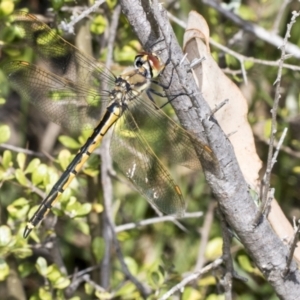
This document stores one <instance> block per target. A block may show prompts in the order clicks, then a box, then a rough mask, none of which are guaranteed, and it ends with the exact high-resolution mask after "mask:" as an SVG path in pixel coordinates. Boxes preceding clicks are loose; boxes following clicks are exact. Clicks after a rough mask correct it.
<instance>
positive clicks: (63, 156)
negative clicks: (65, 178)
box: [58, 149, 72, 170]
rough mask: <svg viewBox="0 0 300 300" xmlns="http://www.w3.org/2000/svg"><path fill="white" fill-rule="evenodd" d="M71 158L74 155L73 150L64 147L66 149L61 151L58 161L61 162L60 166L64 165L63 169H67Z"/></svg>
mask: <svg viewBox="0 0 300 300" xmlns="http://www.w3.org/2000/svg"><path fill="white" fill-rule="evenodd" d="M71 159H72V155H71V152H70V151H69V150H67V149H64V150H62V151H60V152H59V155H58V162H59V164H60V166H61V167H62V169H64V170H65V169H66V168H67V166H68V165H69V163H70V161H71Z"/></svg>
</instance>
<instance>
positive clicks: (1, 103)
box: [0, 97, 6, 105]
mask: <svg viewBox="0 0 300 300" xmlns="http://www.w3.org/2000/svg"><path fill="white" fill-rule="evenodd" d="M5 103H6V99H4V98H2V97H0V105H3V104H5Z"/></svg>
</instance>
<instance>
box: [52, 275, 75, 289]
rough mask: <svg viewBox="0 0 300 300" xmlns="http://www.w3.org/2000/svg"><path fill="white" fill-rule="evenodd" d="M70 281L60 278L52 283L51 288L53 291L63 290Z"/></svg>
mask: <svg viewBox="0 0 300 300" xmlns="http://www.w3.org/2000/svg"><path fill="white" fill-rule="evenodd" d="M70 283H71V281H70V279H68V278H66V277H63V276H61V277H60V278H58V279H57V280H56V281H55V282H53V287H54V288H55V289H59V290H62V289H65V288H66V287H68V286H69V285H70Z"/></svg>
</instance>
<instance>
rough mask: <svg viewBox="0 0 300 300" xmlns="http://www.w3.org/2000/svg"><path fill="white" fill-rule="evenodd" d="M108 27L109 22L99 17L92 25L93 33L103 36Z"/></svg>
mask: <svg viewBox="0 0 300 300" xmlns="http://www.w3.org/2000/svg"><path fill="white" fill-rule="evenodd" d="M106 27H107V20H106V18H104V17H103V16H102V15H98V16H97V17H96V18H94V20H93V22H92V24H91V32H93V33H95V34H102V33H103V32H104V31H105V28H106Z"/></svg>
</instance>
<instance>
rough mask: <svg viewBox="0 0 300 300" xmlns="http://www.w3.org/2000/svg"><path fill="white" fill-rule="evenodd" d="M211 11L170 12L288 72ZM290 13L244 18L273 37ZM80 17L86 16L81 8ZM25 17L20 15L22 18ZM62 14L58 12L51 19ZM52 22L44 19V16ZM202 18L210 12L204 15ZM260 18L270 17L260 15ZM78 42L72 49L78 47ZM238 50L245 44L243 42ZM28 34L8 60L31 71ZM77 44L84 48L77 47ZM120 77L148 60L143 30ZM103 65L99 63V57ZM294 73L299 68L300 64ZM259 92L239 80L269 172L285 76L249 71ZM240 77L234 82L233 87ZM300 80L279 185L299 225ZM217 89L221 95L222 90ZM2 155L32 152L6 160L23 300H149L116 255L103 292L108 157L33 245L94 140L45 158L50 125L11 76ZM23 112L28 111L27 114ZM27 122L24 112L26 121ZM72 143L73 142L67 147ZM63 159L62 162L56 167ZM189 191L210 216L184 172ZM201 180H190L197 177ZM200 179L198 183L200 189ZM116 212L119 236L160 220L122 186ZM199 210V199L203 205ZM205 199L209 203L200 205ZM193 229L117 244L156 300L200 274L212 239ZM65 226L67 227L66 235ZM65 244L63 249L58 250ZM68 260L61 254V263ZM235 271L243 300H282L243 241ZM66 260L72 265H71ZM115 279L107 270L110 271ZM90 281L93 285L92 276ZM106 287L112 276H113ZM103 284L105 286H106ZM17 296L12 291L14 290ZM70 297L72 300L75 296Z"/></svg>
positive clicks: (208, 291) (195, 291) (9, 251)
mask: <svg viewBox="0 0 300 300" xmlns="http://www.w3.org/2000/svg"><path fill="white" fill-rule="evenodd" d="M198 2H199V1H178V3H177V4H176V5H178V7H176V5H175V6H174V7H170V8H169V11H170V12H171V13H173V14H175V15H177V16H178V17H181V18H186V17H187V14H188V12H189V11H190V10H191V9H195V10H198V11H199V12H200V13H201V14H202V15H203V16H204V17H205V19H206V20H207V22H208V23H209V26H210V31H211V36H212V38H213V39H214V40H216V41H218V42H219V43H221V44H223V45H227V46H228V47H230V48H231V49H233V50H235V51H237V52H239V53H242V54H243V55H245V56H251V57H256V58H259V59H266V60H272V61H276V60H277V59H278V57H279V50H278V49H276V48H275V47H274V46H272V45H269V44H267V43H265V42H263V41H261V40H259V39H256V38H255V37H253V36H247V35H244V36H243V39H242V40H241V39H240V40H239V39H238V32H239V30H240V29H239V28H238V27H237V26H236V25H234V24H232V23H231V22H230V21H228V20H226V19H225V18H224V17H222V16H221V15H219V14H218V13H217V12H216V11H215V10H213V9H212V8H209V7H207V6H204V5H202V4H201V5H200V4H199V3H198ZM280 4H281V1H247V4H242V5H241V6H240V7H239V8H238V9H237V13H238V14H239V15H240V16H241V17H242V18H244V19H246V20H249V21H251V22H253V23H255V24H258V25H260V26H262V27H264V28H266V29H267V30H271V29H272V26H273V24H274V19H275V18H276V15H277V13H278V10H279V6H280ZM48 5H51V6H52V8H53V9H54V10H55V11H56V12H57V14H56V17H57V20H56V22H59V21H58V20H63V19H64V18H69V17H70V14H69V13H68V12H66V11H68V10H64V12H63V10H62V9H61V8H62V7H66V8H69V10H71V9H72V8H73V7H72V6H73V5H74V3H73V2H71V1H63V0H60V1H51V4H49V3H48ZM76 5H82V1H78V2H77V4H76ZM114 5H115V3H114V2H113V1H108V3H107V4H106V5H104V6H103V8H101V10H100V11H98V12H100V14H98V17H96V16H92V18H93V20H92V22H91V26H90V32H91V35H92V38H93V45H94V49H95V52H94V53H100V54H98V56H99V57H100V59H101V60H104V59H105V57H106V52H105V50H101V52H99V51H98V50H99V49H97V47H99V44H104V45H105V46H106V42H107V37H106V36H105V33H107V31H106V30H107V29H108V25H109V23H110V21H111V13H112V12H113V9H114V7H115V6H114ZM14 6H16V7H14ZM33 6H34V5H33V3H31V2H30V1H29V4H28V7H26V9H28V10H29V11H30V12H34V10H33ZM20 8H23V9H24V7H20V6H19V5H18V2H15V1H9V0H6V1H2V2H1V3H0V17H2V16H6V15H9V14H10V13H11V12H12V11H13V10H14V9H20ZM49 8H50V7H49ZM35 9H36V10H37V9H38V11H35V12H39V13H42V14H43V13H44V8H43V7H39V8H35ZM200 9H201V11H200ZM292 9H296V4H295V3H292V4H291V5H290V6H288V7H287V8H286V10H285V14H284V15H283V17H282V20H281V23H280V27H279V32H280V34H281V35H283V34H284V32H285V28H286V24H287V23H288V21H289V17H290V12H291V10H292ZM257 11H259V14H258V13H257ZM173 25H174V30H175V33H176V35H177V37H178V39H179V41H181V37H182V35H183V29H182V28H180V27H179V26H178V25H176V24H173ZM299 26H300V22H299V21H298V22H297V23H296V24H295V26H294V28H293V32H294V33H297V32H298V30H299V28H298V27H299ZM72 38H73V37H71V39H72ZM234 38H236V39H237V41H234ZM16 40H17V33H14V34H10V35H7V36H6V37H5V38H3V40H2V41H0V43H1V42H3V43H5V44H6V47H5V49H6V50H5V51H4V50H3V57H4V58H5V59H14V60H15V59H17V60H19V59H20V60H25V61H31V60H33V56H34V55H33V53H32V51H31V50H30V49H28V48H26V47H22V48H17V47H15V45H16V44H15V42H16ZM290 41H291V42H292V43H294V44H296V45H298V46H299V45H300V40H299V35H298V34H292V36H291V39H290ZM71 42H72V43H74V41H73V40H72V41H71ZM114 46H115V50H114V60H115V62H116V64H115V65H113V67H112V69H113V71H114V72H115V73H119V72H120V71H121V70H122V68H123V66H121V64H124V65H125V64H126V63H128V62H132V61H133V59H134V55H135V53H136V51H139V50H141V47H140V45H139V44H138V42H137V41H136V37H135V36H134V34H133V31H132V29H131V28H130V27H129V25H128V24H127V22H126V20H125V18H124V17H121V18H120V24H119V27H118V32H117V40H116V41H115V45H114ZM212 54H213V55H214V57H215V58H217V59H218V62H219V64H220V65H223V66H226V67H228V68H230V69H232V70H233V69H235V70H239V69H240V65H239V62H238V61H237V59H235V58H234V57H232V56H231V55H228V54H226V55H224V53H220V51H219V50H218V49H214V48H213V49H212ZM98 56H97V57H96V58H97V59H98V58H99V57H98ZM289 63H290V64H297V61H296V59H293V58H291V59H290V60H289ZM245 69H246V70H247V77H248V81H249V83H248V85H247V86H245V85H244V84H243V82H242V76H241V75H240V74H238V75H236V74H234V75H231V77H232V79H233V80H234V81H235V82H236V83H237V84H238V85H240V87H241V88H242V89H243V90H244V91H246V92H247V93H249V97H248V99H249V121H250V122H251V124H252V125H253V128H254V132H255V135H256V137H257V150H258V153H259V154H260V156H261V158H262V160H264V161H265V160H266V154H267V145H266V140H267V137H268V134H269V132H270V130H269V128H270V109H271V107H272V102H273V95H274V88H273V82H274V81H275V79H276V76H277V68H275V67H270V66H264V65H261V64H257V63H249V62H246V63H245ZM229 76H230V75H229ZM298 81H299V72H296V71H293V70H291V69H284V74H283V83H282V101H281V106H280V110H279V123H278V126H279V128H278V133H277V134H278V137H280V135H281V133H282V131H283V129H284V127H288V128H289V129H290V131H289V135H288V137H287V139H286V141H285V145H286V146H287V147H289V149H292V150H293V153H296V154H297V155H294V156H291V152H290V151H288V152H284V151H283V152H282V153H281V154H280V156H279V159H278V163H277V164H276V167H275V170H274V175H273V182H272V184H273V186H275V187H276V198H277V199H278V200H279V201H281V205H282V207H283V208H284V210H285V211H286V214H287V215H288V216H289V217H292V216H293V215H297V216H298V217H299V209H298V208H297V205H298V203H299V200H300V199H299V195H300V190H299V189H300V184H299V181H300V177H299V173H300V171H299V170H300V165H299V149H300V143H299V130H298V128H299V105H300V98H299V84H298ZM212 84H214V83H212ZM0 87H1V89H0V143H1V144H2V143H8V144H13V145H16V146H18V147H22V148H23V149H25V150H26V149H27V148H29V149H31V150H32V151H33V152H34V153H33V155H32V154H31V153H29V152H28V151H24V152H21V151H19V150H18V149H17V150H16V151H13V150H8V149H6V150H5V149H4V148H1V149H0V150H1V152H0V188H1V190H0V205H1V226H0V281H1V282H2V283H3V284H6V285H9V280H8V279H9V277H10V276H12V274H13V272H16V274H17V275H16V280H17V281H18V282H19V283H20V284H21V286H23V288H24V291H25V292H26V296H25V297H24V298H22V296H20V295H18V296H17V298H16V299H25V298H27V299H31V300H34V299H74V300H75V299H95V298H96V299H111V298H115V299H141V295H140V293H139V291H138V289H137V288H136V286H135V285H134V284H133V283H132V282H131V281H130V280H129V279H128V277H127V276H126V275H125V274H124V272H123V270H122V266H121V264H120V261H119V259H118V255H117V253H116V252H117V251H116V249H112V250H110V251H111V260H110V264H111V269H110V272H111V274H110V276H109V279H110V285H109V289H108V290H107V291H103V290H102V289H101V287H100V285H99V283H100V282H101V279H100V278H101V275H100V274H101V270H99V268H100V267H99V263H100V262H101V261H102V259H103V257H104V256H105V238H104V235H105V234H107V230H108V225H107V223H105V222H104V221H103V219H105V214H104V212H103V203H102V201H103V198H102V193H101V182H100V175H99V173H100V171H99V164H100V162H99V156H97V155H92V156H91V158H90V160H89V161H88V163H87V164H86V165H85V166H84V169H83V171H82V172H81V173H80V174H79V176H77V177H76V178H75V179H74V180H73V182H72V183H71V185H70V188H68V189H67V190H66V191H65V192H64V193H63V195H62V197H61V200H60V201H59V203H57V204H56V206H55V209H53V213H51V214H50V215H49V217H48V218H47V220H46V221H45V222H43V223H42V225H41V226H40V227H39V228H38V229H37V230H36V231H33V232H32V233H31V235H30V238H28V239H24V238H23V236H22V235H23V230H24V227H25V225H26V221H27V220H28V218H30V217H31V216H32V214H33V212H34V211H35V210H36V208H37V206H38V205H39V203H40V201H41V199H42V198H43V197H44V196H45V194H46V193H48V192H49V191H50V189H51V188H52V186H53V185H54V183H55V182H56V180H57V179H58V178H59V176H60V174H61V172H62V170H64V168H65V167H66V166H67V164H68V163H69V162H70V161H71V159H72V158H73V157H74V155H75V154H76V151H77V150H78V149H79V148H80V146H81V145H83V143H84V141H85V140H86V138H87V133H82V134H81V136H79V137H78V136H75V135H73V136H72V135H71V136H70V135H69V133H66V132H62V134H61V135H60V137H58V138H57V141H56V140H55V143H54V144H55V145H54V147H53V148H51V149H50V154H49V155H47V156H45V155H43V154H42V153H40V152H38V150H39V149H40V144H41V141H42V140H43V139H44V138H46V139H47V137H45V136H44V130H45V127H46V125H45V124H46V122H45V119H44V118H43V116H40V114H39V113H35V111H33V110H32V108H31V107H30V108H28V107H26V105H25V104H24V103H23V102H22V100H21V99H18V98H17V96H16V95H15V94H13V92H12V91H11V90H10V89H9V88H8V83H7V80H6V78H4V76H3V74H2V72H1V69H0ZM16 107H17V109H16ZM19 111H22V113H21V114H20V113H19ZM67 134H68V135H67ZM50 156H51V158H50ZM175 172H181V173H180V176H179V177H180V178H181V181H182V190H183V192H184V193H185V194H189V198H190V201H189V206H188V211H199V210H203V211H204V212H205V211H206V210H207V207H208V205H209V203H210V202H211V201H212V197H211V195H210V194H209V191H208V189H207V187H206V186H205V182H204V178H203V176H202V175H199V173H196V174H195V173H187V171H182V170H181V169H180V170H179V169H178V170H177V169H175ZM188 175H189V176H188ZM188 178H189V179H188ZM113 183H114V202H113V205H112V208H111V211H112V213H113V216H114V222H115V223H116V224H120V225H122V224H126V223H129V222H138V221H141V220H144V219H147V218H151V217H155V216H156V215H155V213H154V212H153V210H152V209H151V208H150V207H149V204H148V203H147V202H146V201H145V200H144V199H142V197H141V196H139V195H138V194H137V192H135V191H133V190H131V189H130V188H127V186H126V185H125V184H124V183H123V182H120V181H119V180H114V181H113ZM191 199H194V201H192V200H191ZM195 199H201V201H200V200H199V201H196V200H195ZM215 219H216V220H215V222H214V223H213V224H212V226H211V228H209V229H208V230H210V232H209V242H208V243H207V245H206V254H205V262H206V263H209V262H211V261H213V260H214V259H216V258H217V257H219V256H220V254H221V247H222V242H221V239H220V229H219V225H218V221H217V218H215ZM181 223H182V224H183V226H184V227H185V228H186V231H182V230H181V229H180V228H179V227H177V226H176V224H175V223H173V222H164V223H157V224H152V225H148V226H140V227H137V228H135V229H132V230H128V231H121V232H119V233H118V234H117V238H118V240H119V242H120V245H121V250H122V252H123V255H124V261H125V263H126V264H127V267H128V269H129V270H130V272H131V274H132V275H133V276H135V277H136V278H138V280H140V281H141V282H143V283H146V284H147V285H148V286H150V287H151V289H152V290H153V293H152V295H151V296H150V297H149V299H157V298H159V296H161V295H163V294H164V293H165V292H167V291H168V290H169V289H170V288H172V287H173V286H174V285H175V284H177V283H179V282H180V281H181V280H182V278H183V275H184V273H186V272H190V271H193V267H194V265H195V261H196V259H197V255H198V248H199V243H200V234H199V231H200V228H201V226H202V224H203V220H202V219H199V218H197V219H185V220H182V221H181ZM54 225H55V226H54ZM53 239H54V240H56V241H55V242H54V241H53ZM55 251H56V253H54V252H55ZM232 251H233V259H234V266H235V270H236V271H237V272H238V273H239V274H240V275H242V276H244V277H246V278H247V279H248V281H247V282H242V281H237V280H236V281H234V294H235V296H236V299H242V300H243V299H245V300H246V299H253V300H254V299H275V296H274V294H273V292H272V289H271V288H270V286H269V284H268V283H266V282H265V280H264V278H263V277H262V275H261V274H260V272H259V271H258V269H257V268H256V267H255V266H254V265H253V262H252V261H251V259H250V258H249V257H248V256H247V254H246V253H245V251H244V249H243V248H242V246H241V245H240V244H239V242H238V241H236V240H235V241H234V242H233V246H232ZM60 255H61V256H60ZM90 267H93V269H92V270H89V271H86V272H87V274H88V275H89V276H88V278H87V277H85V279H84V280H82V281H81V282H80V284H78V287H77V288H76V289H75V291H74V292H72V293H71V292H70V291H69V290H68V287H69V286H70V285H71V282H72V278H70V277H69V276H68V275H67V274H69V275H71V274H74V276H75V279H76V272H79V273H80V271H82V270H86V269H87V268H90ZM102 267H103V266H102ZM81 276H82V275H81ZM102 276H103V274H102ZM221 276H222V274H218V273H214V272H211V273H209V274H206V275H204V276H202V277H200V278H198V279H197V280H196V281H195V282H194V283H193V284H192V285H188V286H187V287H186V288H185V289H184V290H183V291H181V292H182V296H181V297H182V299H210V300H212V299H223V298H222V296H220V295H218V285H217V283H218V279H219V278H220V277H221ZM95 283H97V284H95ZM7 290H8V288H7ZM68 293H70V294H68Z"/></svg>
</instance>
